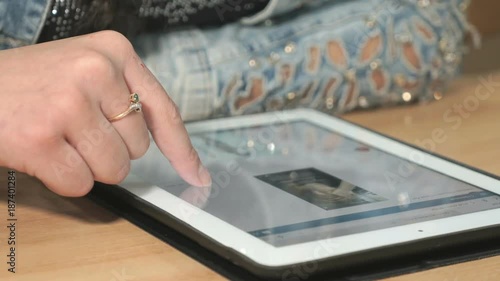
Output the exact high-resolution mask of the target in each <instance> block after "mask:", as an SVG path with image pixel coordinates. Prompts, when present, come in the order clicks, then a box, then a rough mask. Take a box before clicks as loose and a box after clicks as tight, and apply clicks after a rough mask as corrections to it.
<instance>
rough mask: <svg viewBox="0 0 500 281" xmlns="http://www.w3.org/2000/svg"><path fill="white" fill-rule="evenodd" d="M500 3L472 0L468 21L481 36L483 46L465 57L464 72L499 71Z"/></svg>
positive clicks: (490, 0) (487, 0)
mask: <svg viewBox="0 0 500 281" xmlns="http://www.w3.org/2000/svg"><path fill="white" fill-rule="evenodd" d="M499 11H500V1H492V0H472V3H471V5H470V7H469V19H470V21H471V23H472V24H473V25H474V26H475V27H476V28H477V29H478V31H479V32H480V34H481V35H482V39H483V45H482V47H481V49H479V50H472V51H471V53H470V54H468V55H467V56H466V57H465V62H464V72H465V73H466V74H467V73H482V72H488V71H493V70H496V69H500V15H499V14H498V13H499Z"/></svg>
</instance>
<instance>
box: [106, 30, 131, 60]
mask: <svg viewBox="0 0 500 281" xmlns="http://www.w3.org/2000/svg"><path fill="white" fill-rule="evenodd" d="M97 37H98V40H100V41H101V42H106V44H107V45H108V47H109V48H110V49H111V50H114V51H117V52H119V53H120V54H122V55H125V56H128V55H130V54H131V53H135V51H134V47H133V45H132V43H131V42H130V40H128V39H127V37H125V35H123V34H121V33H120V32H117V31H114V30H104V31H99V32H97Z"/></svg>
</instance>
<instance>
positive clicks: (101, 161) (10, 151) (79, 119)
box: [0, 31, 211, 196]
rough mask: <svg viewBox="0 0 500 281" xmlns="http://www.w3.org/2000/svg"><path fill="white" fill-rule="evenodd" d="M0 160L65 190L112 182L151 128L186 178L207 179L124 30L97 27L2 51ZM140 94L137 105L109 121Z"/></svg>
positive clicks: (202, 182)
mask: <svg viewBox="0 0 500 281" xmlns="http://www.w3.org/2000/svg"><path fill="white" fill-rule="evenodd" d="M0 85H1V88H0V101H1V102H0V139H1V140H2V141H1V146H0V166H5V167H9V168H12V169H15V170H17V171H20V172H24V173H27V174H29V175H31V176H35V177H37V178H39V179H40V180H41V181H42V182H43V183H44V184H45V185H46V186H47V187H48V188H50V189H51V190H53V191H54V192H56V193H58V194H60V195H64V196H82V195H85V194H86V193H88V192H89V191H90V189H91V188H92V186H93V184H94V180H95V181H99V182H103V183H107V184H117V183H119V182H121V181H122V180H123V179H124V178H125V177H126V176H127V174H128V173H129V171H130V160H132V159H136V158H139V157H141V156H142V155H143V154H144V153H145V152H146V151H147V149H148V147H149V143H150V138H149V134H148V129H149V131H150V132H151V135H152V136H153V139H154V141H155V142H156V144H157V145H158V147H159V148H160V150H161V151H162V153H163V154H164V155H165V156H166V157H167V158H168V159H169V160H170V162H171V163H172V166H173V167H174V168H175V169H176V171H177V172H178V173H179V174H180V176H181V177H182V178H183V179H184V180H186V181H187V182H188V183H190V184H192V185H195V186H209V185H210V184H211V178H210V174H209V173H208V171H207V170H206V168H204V166H203V165H202V164H201V162H200V159H199V157H198V154H197V152H196V151H195V150H194V148H193V146H192V145H191V142H190V140H189V137H188V135H187V132H186V129H185V128H184V125H183V121H182V119H181V116H180V115H179V112H178V110H177V108H176V106H175V104H174V103H173V102H172V100H171V99H170V98H169V97H168V95H167V93H166V92H165V90H164V89H163V88H162V86H161V85H160V84H159V83H158V81H157V80H156V79H155V78H154V76H153V75H152V73H151V72H150V71H149V70H148V69H147V68H146V67H145V66H144V64H143V63H142V62H141V60H140V59H139V57H138V56H137V54H136V53H135V51H134V49H133V47H132V45H131V44H130V42H129V41H128V40H127V39H126V38H125V37H124V36H122V35H121V34H119V33H116V32H112V31H103V32H98V33H93V34H90V35H85V36H80V37H74V38H70V39H65V40H60V41H53V42H50V43H45V44H38V45H33V46H29V47H23V48H18V49H12V50H7V51H2V52H0ZM131 93H138V94H139V95H140V100H141V102H142V105H143V107H142V108H143V112H142V113H140V112H132V113H131V114H129V115H127V116H126V117H125V118H123V119H121V120H118V121H114V122H112V123H110V122H109V121H108V118H110V117H112V116H115V115H117V114H119V113H121V112H123V111H125V110H126V109H127V108H128V107H129V104H130V102H129V97H130V94H131Z"/></svg>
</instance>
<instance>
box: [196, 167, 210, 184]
mask: <svg viewBox="0 0 500 281" xmlns="http://www.w3.org/2000/svg"><path fill="white" fill-rule="evenodd" d="M198 179H199V180H200V182H201V184H202V185H203V186H204V187H207V186H211V185H212V177H211V176H210V173H209V172H208V170H207V168H205V166H203V165H200V168H199V169H198Z"/></svg>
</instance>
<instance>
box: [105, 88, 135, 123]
mask: <svg viewBox="0 0 500 281" xmlns="http://www.w3.org/2000/svg"><path fill="white" fill-rule="evenodd" d="M134 111H135V112H141V111H142V104H141V102H140V100H139V95H138V94H137V93H133V94H131V95H130V105H129V107H128V108H127V110H125V111H124V112H122V113H120V114H118V115H115V116H113V117H111V118H109V119H108V120H109V121H110V122H113V121H117V120H120V119H122V118H123V117H125V116H127V115H129V114H130V113H131V112H134Z"/></svg>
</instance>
